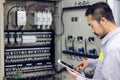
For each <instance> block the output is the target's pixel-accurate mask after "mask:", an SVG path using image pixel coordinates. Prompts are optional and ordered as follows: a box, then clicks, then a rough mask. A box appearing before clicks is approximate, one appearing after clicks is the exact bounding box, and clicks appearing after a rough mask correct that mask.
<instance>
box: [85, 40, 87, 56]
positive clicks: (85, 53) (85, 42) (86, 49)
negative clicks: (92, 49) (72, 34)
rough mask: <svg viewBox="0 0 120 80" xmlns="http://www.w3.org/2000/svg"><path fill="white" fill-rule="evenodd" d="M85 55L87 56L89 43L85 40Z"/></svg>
mask: <svg viewBox="0 0 120 80" xmlns="http://www.w3.org/2000/svg"><path fill="white" fill-rule="evenodd" d="M85 54H87V41H86V39H85Z"/></svg>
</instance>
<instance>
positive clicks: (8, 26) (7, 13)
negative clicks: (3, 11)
mask: <svg viewBox="0 0 120 80" xmlns="http://www.w3.org/2000/svg"><path fill="white" fill-rule="evenodd" d="M16 7H20V6H13V7H11V8H10V9H9V10H8V13H7V25H6V29H7V30H8V27H9V14H10V11H11V10H12V9H13V8H16Z"/></svg>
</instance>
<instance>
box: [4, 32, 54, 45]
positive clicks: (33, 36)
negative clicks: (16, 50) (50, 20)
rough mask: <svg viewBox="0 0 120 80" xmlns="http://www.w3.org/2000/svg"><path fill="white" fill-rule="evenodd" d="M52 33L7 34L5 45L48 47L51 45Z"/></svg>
mask: <svg viewBox="0 0 120 80" xmlns="http://www.w3.org/2000/svg"><path fill="white" fill-rule="evenodd" d="M51 40H52V32H38V31H37V32H20V31H18V32H16V31H9V32H7V31H6V32H5V45H9V46H10V45H16V46H17V45H18V46H23V45H24V46H28V45H38V46H48V45H51Z"/></svg>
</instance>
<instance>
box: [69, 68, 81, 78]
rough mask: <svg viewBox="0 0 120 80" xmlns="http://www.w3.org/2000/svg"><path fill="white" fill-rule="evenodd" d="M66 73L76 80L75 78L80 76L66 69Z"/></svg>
mask: <svg viewBox="0 0 120 80" xmlns="http://www.w3.org/2000/svg"><path fill="white" fill-rule="evenodd" d="M67 72H68V73H69V74H70V75H71V76H72V77H73V78H74V79H75V80H76V78H77V77H78V76H79V75H80V74H78V73H76V72H75V71H72V70H70V69H67Z"/></svg>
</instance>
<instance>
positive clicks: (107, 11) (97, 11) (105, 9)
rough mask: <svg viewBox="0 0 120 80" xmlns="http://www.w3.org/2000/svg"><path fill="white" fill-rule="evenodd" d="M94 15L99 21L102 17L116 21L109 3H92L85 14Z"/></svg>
mask: <svg viewBox="0 0 120 80" xmlns="http://www.w3.org/2000/svg"><path fill="white" fill-rule="evenodd" d="M88 15H92V16H93V19H95V20H96V21H97V22H98V23H99V22H100V19H101V17H105V18H106V19H107V20H109V21H110V22H112V23H115V20H114V17H113V13H112V10H111V8H110V7H109V5H108V4H107V3H105V2H98V3H95V4H93V5H91V6H90V7H89V8H88V9H87V10H86V13H85V16H88Z"/></svg>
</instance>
